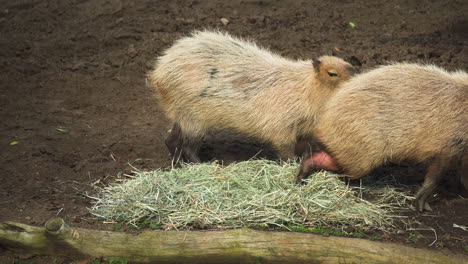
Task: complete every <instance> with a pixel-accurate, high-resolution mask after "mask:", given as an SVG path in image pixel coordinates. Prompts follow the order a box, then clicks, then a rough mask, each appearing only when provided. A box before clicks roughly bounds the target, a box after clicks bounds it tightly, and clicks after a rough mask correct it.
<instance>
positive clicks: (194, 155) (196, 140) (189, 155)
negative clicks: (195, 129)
mask: <svg viewBox="0 0 468 264" xmlns="http://www.w3.org/2000/svg"><path fill="white" fill-rule="evenodd" d="M201 142H202V138H201V137H196V136H191V135H189V134H184V135H183V144H182V151H183V156H184V159H185V160H186V161H187V162H191V163H201V161H200V158H199V157H198V150H199V148H200V145H201Z"/></svg>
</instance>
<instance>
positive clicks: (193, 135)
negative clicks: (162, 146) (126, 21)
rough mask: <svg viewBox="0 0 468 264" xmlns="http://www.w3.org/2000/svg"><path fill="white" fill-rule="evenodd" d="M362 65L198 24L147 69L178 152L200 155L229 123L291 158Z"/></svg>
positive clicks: (170, 145) (174, 152) (175, 154)
mask: <svg viewBox="0 0 468 264" xmlns="http://www.w3.org/2000/svg"><path fill="white" fill-rule="evenodd" d="M355 72H356V68H354V67H353V66H352V65H351V64H349V63H347V62H345V61H344V60H342V59H340V58H337V57H334V56H322V57H320V58H319V59H313V60H312V61H309V60H304V61H292V60H289V59H286V58H283V57H280V56H278V55H275V54H273V53H271V52H270V51H268V50H266V49H262V48H260V47H258V46H257V45H255V44H254V43H253V42H249V41H244V40H241V39H238V38H234V37H232V36H230V35H228V34H226V33H220V32H210V31H198V32H194V33H193V34H192V35H191V36H190V37H185V38H182V39H180V40H178V41H177V42H176V43H175V44H174V45H173V46H172V47H171V48H169V49H168V50H167V51H166V52H165V53H164V55H163V56H161V57H159V58H158V59H157V61H156V63H155V67H154V70H153V71H151V72H150V73H149V74H148V79H149V83H150V86H151V87H152V88H153V89H154V90H155V92H156V96H157V98H158V99H159V101H160V104H161V106H162V108H163V109H164V110H165V112H166V114H167V116H168V117H169V119H171V120H172V121H174V127H173V129H172V132H171V134H170V135H169V136H168V138H167V139H166V145H167V146H168V148H169V151H170V153H171V154H172V155H173V157H177V158H178V157H179V156H182V157H183V158H185V159H186V160H187V161H189V162H199V158H198V149H199V146H200V143H201V141H202V139H203V137H204V136H205V134H206V133H207V131H209V130H219V129H223V130H230V131H236V132H238V133H241V134H244V135H248V136H252V137H254V138H257V139H259V140H263V141H265V142H269V143H271V144H272V145H273V146H274V147H275V149H276V150H277V151H278V154H279V157H280V158H282V159H287V158H290V157H293V156H294V155H293V152H294V144H295V142H296V140H297V138H298V137H306V136H310V133H311V131H312V127H313V125H314V122H315V120H316V116H317V114H318V113H319V110H320V108H321V107H322V105H323V103H324V102H325V101H326V100H327V98H328V97H330V96H331V95H332V94H333V93H335V90H336V88H337V86H338V84H339V83H341V82H342V81H345V80H348V79H349V78H350V77H351V76H352V75H353V74H354V73H355Z"/></svg>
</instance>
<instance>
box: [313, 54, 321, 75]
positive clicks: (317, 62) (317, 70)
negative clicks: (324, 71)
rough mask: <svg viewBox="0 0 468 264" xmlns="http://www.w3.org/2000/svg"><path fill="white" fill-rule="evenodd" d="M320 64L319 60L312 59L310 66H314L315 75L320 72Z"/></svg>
mask: <svg viewBox="0 0 468 264" xmlns="http://www.w3.org/2000/svg"><path fill="white" fill-rule="evenodd" d="M320 63H322V62H321V61H320V60H319V59H317V58H312V65H314V69H315V71H316V72H317V73H319V72H320Z"/></svg>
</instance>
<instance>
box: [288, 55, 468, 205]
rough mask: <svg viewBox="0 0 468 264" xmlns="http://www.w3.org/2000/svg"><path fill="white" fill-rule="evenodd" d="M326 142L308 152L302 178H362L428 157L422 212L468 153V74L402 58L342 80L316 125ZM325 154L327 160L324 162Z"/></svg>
mask: <svg viewBox="0 0 468 264" xmlns="http://www.w3.org/2000/svg"><path fill="white" fill-rule="evenodd" d="M314 135H315V138H316V140H317V145H318V146H319V148H316V149H314V152H313V153H306V154H304V158H303V160H302V163H301V168H300V170H299V172H298V174H297V181H298V182H300V181H301V180H302V179H303V178H305V177H307V176H308V175H309V174H310V173H311V172H312V171H314V170H317V169H327V170H335V171H339V172H342V173H344V174H346V175H348V176H349V177H350V178H353V179H357V178H360V177H362V176H364V175H366V174H368V173H369V172H370V171H372V170H373V169H374V168H376V167H379V166H380V165H382V164H384V163H387V162H398V161H403V160H409V161H415V162H429V166H428V168H427V173H426V176H425V180H424V184H423V186H422V187H421V189H420V190H419V191H418V193H417V195H416V198H417V199H418V204H417V207H418V210H419V211H422V210H423V209H426V210H430V207H429V205H428V203H427V198H428V197H429V196H430V195H431V194H432V193H433V191H434V190H435V188H436V187H437V185H438V183H439V180H440V178H441V177H442V175H443V173H444V172H445V171H446V169H447V168H448V167H450V166H451V165H456V164H457V162H460V161H462V162H461V163H462V166H461V167H463V168H462V170H461V174H462V175H461V178H462V179H463V181H464V184H465V185H466V184H467V183H466V181H467V179H468V176H466V173H467V169H466V167H467V165H466V162H467V158H468V153H467V149H468V74H466V73H465V72H461V71H457V72H452V73H450V72H447V71H445V70H443V69H441V68H438V67H436V66H431V65H428V66H422V65H417V64H408V63H397V64H392V65H387V66H381V67H379V68H377V69H374V70H371V71H369V72H367V73H363V74H360V75H357V76H355V77H354V78H352V79H351V80H350V81H348V82H346V83H343V85H341V87H340V88H339V89H338V90H337V93H336V94H335V95H334V96H333V97H331V98H330V99H329V100H328V101H327V102H326V103H325V106H324V108H323V112H322V114H321V116H320V119H319V121H318V122H317V124H316V127H315V129H314ZM319 159H320V160H319Z"/></svg>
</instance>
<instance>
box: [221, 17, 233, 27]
mask: <svg viewBox="0 0 468 264" xmlns="http://www.w3.org/2000/svg"><path fill="white" fill-rule="evenodd" d="M219 22H221V24H223V25H224V26H227V25H228V24H229V22H230V21H229V20H228V19H227V18H224V17H222V18H220V19H219Z"/></svg>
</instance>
